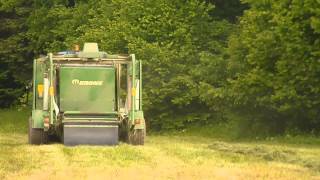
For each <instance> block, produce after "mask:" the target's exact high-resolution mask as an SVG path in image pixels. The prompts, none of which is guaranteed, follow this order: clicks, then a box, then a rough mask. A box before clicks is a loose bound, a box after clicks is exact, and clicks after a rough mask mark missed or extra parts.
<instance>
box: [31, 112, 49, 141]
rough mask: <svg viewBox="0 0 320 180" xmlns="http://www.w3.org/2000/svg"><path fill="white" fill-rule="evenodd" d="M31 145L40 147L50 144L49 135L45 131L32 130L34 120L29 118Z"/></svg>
mask: <svg viewBox="0 0 320 180" xmlns="http://www.w3.org/2000/svg"><path fill="white" fill-rule="evenodd" d="M28 139H29V144H34V145H40V144H46V143H47V142H48V135H47V133H45V132H44V131H43V129H38V128H32V120H31V117H30V118H29V129H28Z"/></svg>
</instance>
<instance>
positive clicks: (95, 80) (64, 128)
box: [29, 43, 146, 145]
mask: <svg viewBox="0 0 320 180" xmlns="http://www.w3.org/2000/svg"><path fill="white" fill-rule="evenodd" d="M145 135H146V127H145V120H144V116H143V111H142V64H141V61H139V60H136V59H135V55H134V54H131V55H109V54H107V53H106V52H102V51H99V49H98V45H97V44H96V43H85V44H84V48H83V51H80V52H78V51H65V52H59V53H55V54H53V53H49V54H48V55H47V56H46V57H41V58H38V59H35V60H34V67H33V108H32V116H31V117H30V118H29V143H30V144H46V143H48V140H49V139H50V138H49V137H52V136H56V137H59V138H60V139H61V141H62V142H63V143H64V144H65V145H81V144H84V145H116V144H118V141H119V139H123V140H124V141H127V142H129V143H130V144H134V145H143V144H144V139H145Z"/></svg>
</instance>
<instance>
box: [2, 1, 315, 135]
mask: <svg viewBox="0 0 320 180" xmlns="http://www.w3.org/2000/svg"><path fill="white" fill-rule="evenodd" d="M0 5H1V6H0V14H1V17H0V18H1V20H2V21H3V22H4V23H3V25H2V26H1V28H0V33H1V36H0V42H1V43H0V47H1V49H0V60H1V61H0V70H1V71H0V72H1V73H0V82H1V83H0V92H1V93H0V106H1V107H4V106H8V105H11V104H12V103H14V101H15V100H16V99H17V98H18V97H20V96H21V95H22V94H23V92H24V87H25V86H26V85H27V84H28V82H29V79H30V76H31V74H32V73H31V71H30V69H31V62H32V57H33V55H34V54H35V55H40V54H45V53H47V52H49V51H60V50H65V49H70V48H71V47H72V45H73V44H75V43H77V44H82V43H83V42H85V41H94V42H98V43H99V45H100V49H103V50H106V51H107V52H108V53H135V54H137V57H138V58H139V59H141V60H143V62H144V63H143V66H144V98H145V103H144V110H145V112H146V118H147V120H148V123H149V124H150V127H152V128H154V129H157V130H159V129H176V128H184V127H186V126H188V125H190V124H200V125H204V124H208V123H220V122H227V123H228V125H229V126H232V127H236V128H237V129H238V130H239V131H237V132H238V134H242V135H252V134H254V135H259V134H263V135H270V134H273V133H284V132H287V131H289V132H290V131H291V132H292V131H295V132H299V131H305V132H315V133H316V132H318V131H319V130H320V119H319V117H320V109H319V107H320V106H319V105H320V96H319V91H320V82H319V80H320V78H319V77H320V61H319V55H320V53H319V52H320V51H319V43H320V39H319V33H320V21H319V16H320V3H319V2H318V1H317V0H283V1H266V0H255V1H254V0H244V1H242V2H240V1H239V0H230V1H222V0H202V1H200V0H190V1H184V0H177V1H171V0H159V1H156V2H155V1H151V0H126V1H123V0H102V1H97V0H78V1H73V0H68V1H67V0H34V1H31V2H28V1H26V0H11V1H0ZM244 10H245V11H244Z"/></svg>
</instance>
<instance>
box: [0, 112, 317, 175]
mask: <svg viewBox="0 0 320 180" xmlns="http://www.w3.org/2000/svg"><path fill="white" fill-rule="evenodd" d="M29 114H30V112H29V111H28V110H20V111H18V110H0V179H320V143H319V140H318V139H316V138H314V139H303V138H299V141H295V139H294V138H292V139H290V140H288V142H287V141H285V140H283V139H281V138H280V139H279V140H277V139H276V140H272V141H265V140H264V141H261V140H260V141H246V142H244V141H234V140H233V141H230V140H224V139H223V138H218V137H212V136H210V137H208V136H202V137H201V136H200V135H197V133H180V134H179V133H177V134H172V133H170V135H169V134H162V135H149V136H148V137H147V141H146V145H145V146H139V147H137V146H131V145H127V144H125V143H121V144H120V145H118V146H115V147H92V146H91V147H90V146H78V147H65V146H63V145H61V144H57V143H56V144H50V145H41V146H31V145H28V144H27V128H26V127H27V117H28V115H29ZM199 134H202V133H201V132H200V131H199Z"/></svg>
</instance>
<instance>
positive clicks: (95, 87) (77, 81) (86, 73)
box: [59, 66, 116, 114]
mask: <svg viewBox="0 0 320 180" xmlns="http://www.w3.org/2000/svg"><path fill="white" fill-rule="evenodd" d="M59 79H60V80H59V86H60V87H59V91H60V92H59V95H60V111H61V112H65V111H72V112H79V113H87V114H100V113H110V112H114V111H115V105H116V103H115V92H116V89H115V68H114V67H99V66H94V67H92V66H91V67H90V66H89V67H85V66H83V67H82V66H80V67H78V66H65V67H64V66H62V67H61V68H60V76H59Z"/></svg>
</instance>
